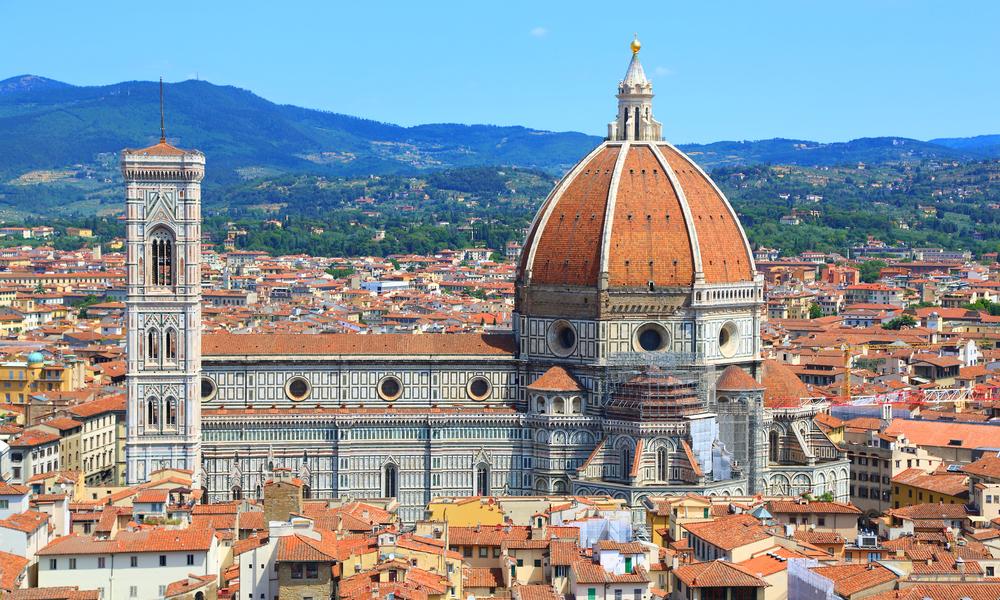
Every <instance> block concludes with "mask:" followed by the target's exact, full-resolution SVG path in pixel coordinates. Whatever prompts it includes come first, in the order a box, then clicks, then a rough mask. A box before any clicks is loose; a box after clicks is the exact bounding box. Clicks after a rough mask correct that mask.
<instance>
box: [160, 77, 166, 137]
mask: <svg viewBox="0 0 1000 600" xmlns="http://www.w3.org/2000/svg"><path fill="white" fill-rule="evenodd" d="M166 142H167V130H166V129H165V128H164V127H163V77H160V143H161V144H165V143H166Z"/></svg>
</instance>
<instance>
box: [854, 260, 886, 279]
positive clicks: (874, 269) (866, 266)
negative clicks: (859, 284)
mask: <svg viewBox="0 0 1000 600" xmlns="http://www.w3.org/2000/svg"><path fill="white" fill-rule="evenodd" d="M884 267H885V261H881V260H866V261H865V262H863V263H861V264H860V265H858V270H859V271H860V272H861V281H863V282H865V283H874V282H876V281H878V274H879V271H881V270H882V269H883V268H884Z"/></svg>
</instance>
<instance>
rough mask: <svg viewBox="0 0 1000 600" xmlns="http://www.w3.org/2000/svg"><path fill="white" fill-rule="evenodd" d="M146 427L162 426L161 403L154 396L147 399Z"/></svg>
mask: <svg viewBox="0 0 1000 600" xmlns="http://www.w3.org/2000/svg"><path fill="white" fill-rule="evenodd" d="M146 425H147V426H148V427H159V425H160V401H159V400H157V399H156V398H155V397H153V396H150V397H149V398H147V399H146Z"/></svg>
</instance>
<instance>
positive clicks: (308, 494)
mask: <svg viewBox="0 0 1000 600" xmlns="http://www.w3.org/2000/svg"><path fill="white" fill-rule="evenodd" d="M302 497H303V498H305V499H306V500H308V499H310V498H312V488H311V487H309V486H308V485H304V486H302Z"/></svg>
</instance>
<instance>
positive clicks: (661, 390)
mask: <svg viewBox="0 0 1000 600" xmlns="http://www.w3.org/2000/svg"><path fill="white" fill-rule="evenodd" d="M715 379H716V378H715V371H714V369H713V368H712V367H711V366H706V365H704V364H701V361H699V360H698V356H697V355H695V354H693V353H687V352H621V353H617V354H614V355H612V356H611V357H609V359H608V361H607V374H606V377H605V382H606V383H605V388H604V392H605V398H604V404H605V406H606V407H607V412H608V416H611V417H614V418H621V419H625V420H631V421H635V420H641V421H644V422H648V421H657V420H680V419H684V418H685V417H687V416H690V415H694V414H698V413H703V412H706V411H707V410H708V407H709V405H710V404H711V403H712V400H713V399H712V397H711V396H712V391H713V390H714V387H715Z"/></svg>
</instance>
